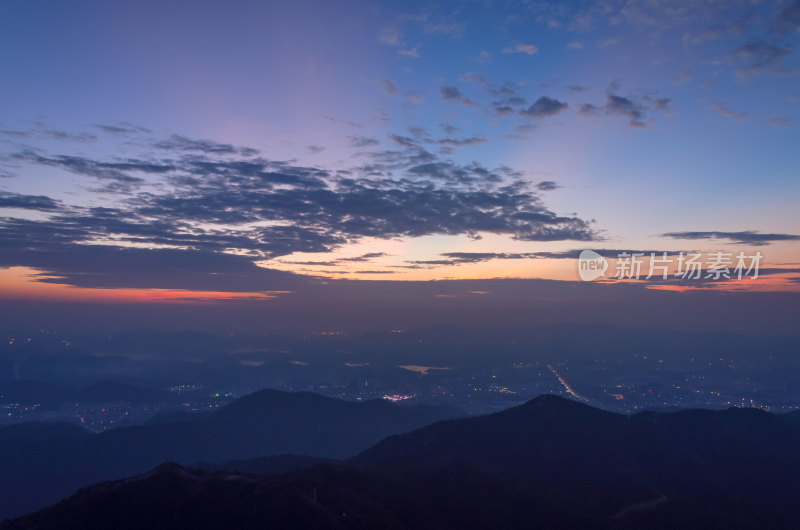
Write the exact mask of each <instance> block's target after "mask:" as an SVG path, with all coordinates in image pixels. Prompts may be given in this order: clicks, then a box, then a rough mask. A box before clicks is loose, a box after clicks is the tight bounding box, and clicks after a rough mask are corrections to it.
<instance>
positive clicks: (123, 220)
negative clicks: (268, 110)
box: [0, 135, 597, 287]
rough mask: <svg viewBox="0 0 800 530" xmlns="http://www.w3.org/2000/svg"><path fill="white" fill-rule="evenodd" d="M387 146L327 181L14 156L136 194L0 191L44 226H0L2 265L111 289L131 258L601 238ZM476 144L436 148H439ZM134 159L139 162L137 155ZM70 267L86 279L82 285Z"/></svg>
mask: <svg viewBox="0 0 800 530" xmlns="http://www.w3.org/2000/svg"><path fill="white" fill-rule="evenodd" d="M171 138H172V137H171ZM356 138H359V139H358V140H357V142H358V143H367V144H370V145H372V142H371V141H370V142H363V141H362V140H361V139H360V137H356ZM391 138H392V140H393V141H395V142H396V143H397V146H398V148H397V149H389V150H382V151H381V150H379V151H374V152H366V153H361V154H360V156H361V157H362V158H363V159H364V160H366V163H364V164H363V165H359V166H356V167H353V168H349V169H344V168H343V169H341V170H337V171H329V170H327V169H324V168H318V167H313V166H300V165H295V164H292V163H290V162H284V161H277V160H270V159H267V158H263V157H250V156H243V155H242V154H241V150H238V151H237V153H234V154H232V153H231V152H230V150H228V149H223V150H217V149H210V150H205V151H199V152H189V153H187V152H185V151H184V150H183V149H182V148H176V149H174V150H165V149H164V148H162V147H156V146H155V145H154V144H152V143H144V144H136V145H133V146H131V150H130V151H129V152H128V154H129V156H127V157H126V158H125V159H124V160H117V159H113V158H111V159H108V158H105V157H102V156H92V157H89V156H76V155H51V154H48V153H44V152H37V153H34V152H32V151H24V152H21V153H18V155H17V157H16V159H17V160H18V161H20V162H23V163H31V164H47V165H51V166H53V167H57V168H59V169H61V170H63V171H68V172H72V173H74V174H78V175H82V176H86V177H87V178H90V179H101V180H105V179H112V180H114V181H115V182H116V181H119V182H122V183H125V184H131V185H132V187H131V188H128V189H125V190H124V192H123V191H119V190H117V191H116V192H115V191H111V190H108V191H107V193H110V195H108V196H107V197H108V198H109V200H108V201H106V202H107V206H104V207H87V206H79V205H64V204H62V203H59V202H58V201H55V200H53V199H51V198H49V197H45V196H25V195H18V194H11V193H8V192H4V193H3V194H2V195H0V205H2V206H5V207H8V208H26V209H33V210H38V211H40V212H43V213H44V214H45V215H46V218H44V219H23V218H17V217H0V254H2V256H3V259H2V260H0V263H2V266H27V267H35V268H38V269H41V270H42V271H43V272H44V273H45V274H49V275H55V276H59V277H63V278H66V279H63V280H61V281H63V282H64V283H69V284H71V285H77V284H81V285H88V284H89V283H91V284H93V285H101V284H102V285H110V282H111V279H109V280H108V282H106V283H104V280H103V278H104V277H103V276H102V273H101V272H100V271H99V270H98V271H97V272H96V273H94V272H92V271H95V267H100V268H102V266H103V263H105V265H106V266H107V267H108V268H109V269H113V268H114V267H117V263H118V260H124V259H125V258H124V257H120V256H127V255H130V256H135V257H136V259H141V260H144V259H145V258H144V257H142V256H145V257H146V258H147V259H151V258H152V260H153V263H154V264H155V263H157V262H158V259H167V257H168V259H169V261H170V263H172V262H174V263H180V262H181V261H180V260H173V258H172V256H173V255H180V256H184V255H186V256H200V257H202V259H203V261H204V263H211V262H212V259H213V258H211V257H210V256H213V255H217V254H219V255H225V256H228V255H233V254H234V253H235V254H236V256H235V263H240V262H241V260H244V262H253V261H257V260H264V259H273V258H278V257H281V256H287V255H290V254H293V253H326V252H331V251H333V250H335V249H337V248H340V247H341V246H342V245H344V244H346V243H348V242H355V241H358V240H360V239H363V238H380V239H388V238H398V237H400V238H404V237H421V236H425V235H459V234H466V235H470V236H475V235H477V234H480V233H481V232H489V233H494V234H500V235H505V236H507V237H510V238H513V239H518V240H524V241H560V240H570V239H572V240H580V241H591V240H593V239H596V238H597V236H596V234H595V232H594V230H593V229H592V227H591V224H590V223H589V222H588V221H585V220H583V219H581V218H579V217H577V216H574V215H569V216H561V215H558V214H556V213H555V212H552V211H551V210H549V209H548V208H547V207H546V206H544V205H543V204H542V201H541V198H540V196H539V195H538V192H539V191H540V190H538V189H536V188H534V187H532V186H529V185H528V184H526V183H524V182H523V181H522V180H521V177H522V174H521V173H520V172H518V171H514V170H512V169H510V168H507V167H504V166H501V167H497V168H487V167H484V166H482V165H480V164H477V163H475V162H473V163H469V164H459V163H456V162H453V161H449V160H441V159H439V158H437V156H436V155H434V154H432V153H430V152H428V151H427V150H425V149H424V147H422V146H421V145H420V144H419V143H418V142H417V141H416V140H415V139H414V138H407V137H402V136H399V135H392V136H391ZM481 141H482V139H480V138H465V139H454V138H445V139H442V140H433V142H434V143H442V144H445V145H448V144H449V145H474V144H476V143H480V142H481ZM212 144H213V143H212ZM137 148H138V149H141V150H142V151H141V152H140V153H138V154H136V153H134V151H135V150H136V149H137ZM154 151H157V152H158V153H159V157H158V158H156V157H154ZM165 153H166V155H165ZM142 175H146V176H147V177H148V179H149V180H148V186H147V188H146V191H137V189H136V185H139V184H140V183H141V181H142V179H143V177H142ZM354 175H359V176H358V177H354ZM115 194H116V195H115ZM131 246H134V247H137V248H135V249H131ZM100 247H102V248H103V250H99V248H100ZM139 247H142V248H139ZM125 249H127V250H125ZM90 250H91V252H90ZM115 250H120V252H115ZM144 251H153V252H152V253H150V254H147V253H145V252H144ZM167 251H169V252H167ZM181 253H186V254H181ZM159 256H160V258H159ZM362 257H363V258H364V259H369V258H371V257H378V256H377V255H364V256H362ZM100 258H102V259H100ZM98 259H99V260H100V261H97V262H96V263H95V262H92V263H90V262H89V261H90V260H98ZM221 259H222V258H221ZM233 259H234V258H231V260H233ZM81 260H84V261H81ZM84 262H85V263H84ZM79 263H84V265H85V271H86V273H87V275H84V276H81V272H80V267H79ZM214 263H217V262H214ZM219 263H228V262H222V261H221V262H219ZM230 263H234V261H230ZM67 265H69V267H75V269H74V270H73V269H70V268H69V267H67ZM153 268H155V265H153ZM125 270H128V269H125ZM112 272H113V271H112ZM212 272H213V271H212ZM217 272H224V271H223V270H221V269H220V270H219V271H217ZM89 273H91V274H89ZM131 274H133V272H131ZM143 274H144V272H143ZM148 274H150V272H148ZM149 277H150V279H151V280H153V281H152V282H151V283H148V282H147V281H146V280H145V279H142V280H141V281H139V280H136V281H135V282H134V281H131V282H130V283H128V284H127V286H134V285H135V286H149V287H157V286H160V285H163V284H164V283H163V282H161V281H160V280H159V281H158V282H156V281H155V279H158V278H163V275H162V276H158V275H155V273H153V274H152V275H150V276H149ZM81 278H83V279H81ZM109 278H113V275H112V276H110V277H109ZM120 278H121V277H120ZM120 278H116V279H114V280H113V281H114V282H117V284H115V285H116V286H121V285H122V284H123V283H125V282H124V281H123V280H122V279H120ZM43 281H44V280H43ZM48 281H49V280H48ZM237 281H238V280H237ZM234 283H235V282H234ZM198 285H199V284H198Z"/></svg>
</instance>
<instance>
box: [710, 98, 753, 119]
mask: <svg viewBox="0 0 800 530" xmlns="http://www.w3.org/2000/svg"><path fill="white" fill-rule="evenodd" d="M708 108H709V109H713V110H716V111H717V112H719V113H720V114H722V115H723V116H725V117H726V118H730V119H732V120H737V121H740V120H743V119H745V118H747V113H746V112H736V111H733V110H731V109H729V108H728V107H727V106H726V105H725V103H722V102H719V103H714V104H713V105H711V106H710V107H708Z"/></svg>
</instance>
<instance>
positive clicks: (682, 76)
mask: <svg viewBox="0 0 800 530" xmlns="http://www.w3.org/2000/svg"><path fill="white" fill-rule="evenodd" d="M691 79H692V73H691V72H681V73H679V74H678V75H676V76H675V77H673V78H672V84H673V85H683V84H685V83H688V82H689V81H691Z"/></svg>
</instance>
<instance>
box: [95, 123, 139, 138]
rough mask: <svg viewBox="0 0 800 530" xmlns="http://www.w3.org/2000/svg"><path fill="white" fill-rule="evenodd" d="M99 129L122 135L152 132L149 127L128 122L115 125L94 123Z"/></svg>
mask: <svg viewBox="0 0 800 530" xmlns="http://www.w3.org/2000/svg"><path fill="white" fill-rule="evenodd" d="M95 127H97V128H98V129H100V130H101V131H103V132H105V133H108V134H118V135H122V136H129V135H132V134H139V133H152V132H153V131H151V130H150V129H146V128H144V127H139V126H137V125H131V124H130V123H125V122H123V123H120V124H117V125H107V124H97V125H95Z"/></svg>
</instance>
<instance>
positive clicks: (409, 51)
mask: <svg viewBox="0 0 800 530" xmlns="http://www.w3.org/2000/svg"><path fill="white" fill-rule="evenodd" d="M397 55H404V56H406V57H413V58H414V59H419V49H418V48H417V47H416V46H414V47H413V48H402V49H399V50H397Z"/></svg>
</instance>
